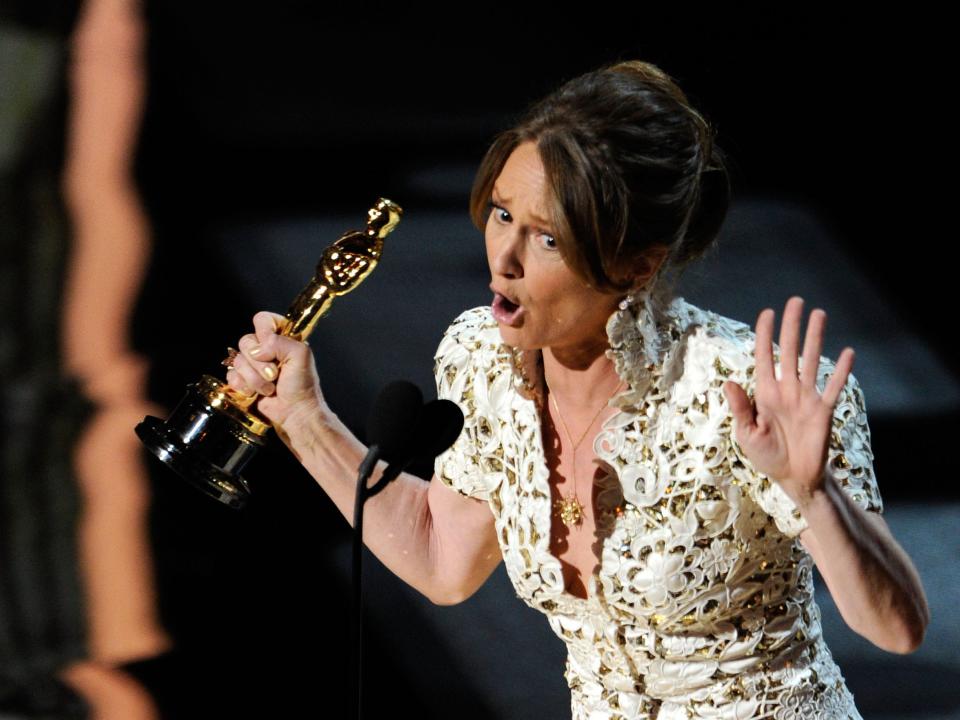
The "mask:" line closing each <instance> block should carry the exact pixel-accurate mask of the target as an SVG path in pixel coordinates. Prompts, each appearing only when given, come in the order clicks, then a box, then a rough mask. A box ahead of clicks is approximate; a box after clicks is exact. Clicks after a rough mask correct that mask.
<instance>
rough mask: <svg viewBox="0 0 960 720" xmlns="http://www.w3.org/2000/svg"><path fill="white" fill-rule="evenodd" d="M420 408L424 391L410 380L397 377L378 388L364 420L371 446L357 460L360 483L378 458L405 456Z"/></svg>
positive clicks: (412, 439) (390, 459)
mask: <svg viewBox="0 0 960 720" xmlns="http://www.w3.org/2000/svg"><path fill="white" fill-rule="evenodd" d="M422 412H423V393H421V392H420V388H418V387H417V386H416V385H414V384H413V383H411V382H407V381H406V380H396V381H395V382H392V383H390V384H389V385H387V386H386V387H385V388H383V390H381V391H380V395H379V396H377V400H376V402H375V403H374V405H373V410H372V411H371V413H370V416H369V419H368V420H367V439H368V440H369V442H370V448H369V449H368V450H367V455H366V457H365V458H364V459H363V462H362V463H360V468H359V475H360V478H361V480H360V482H361V483H365V482H366V480H367V478H368V477H370V474H371V473H372V472H373V468H374V466H375V465H376V464H377V461H378V460H380V459H381V458H383V459H385V460H386V461H387V462H389V463H393V462H396V461H397V460H400V459H404V458H405V456H406V454H407V453H408V452H409V449H410V447H411V446H413V445H414V444H415V442H416V440H417V438H416V433H417V429H418V428H419V427H420V417H421V414H422ZM408 462H409V461H408Z"/></svg>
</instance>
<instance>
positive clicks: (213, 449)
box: [136, 198, 403, 507]
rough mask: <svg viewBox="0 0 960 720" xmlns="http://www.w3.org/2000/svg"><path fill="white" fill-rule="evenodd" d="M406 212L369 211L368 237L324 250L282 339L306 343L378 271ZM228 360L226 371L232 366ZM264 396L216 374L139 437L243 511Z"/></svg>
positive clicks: (355, 233)
mask: <svg viewBox="0 0 960 720" xmlns="http://www.w3.org/2000/svg"><path fill="white" fill-rule="evenodd" d="M402 215H403V210H402V209H401V208H400V206H399V205H397V204H396V203H394V202H391V201H390V200H387V199H386V198H380V199H379V200H378V201H377V203H376V205H374V206H373V207H372V208H370V210H369V211H368V212H367V226H366V228H365V229H364V230H352V231H349V232H346V233H344V234H343V235H341V236H340V238H339V239H338V240H337V241H336V242H334V243H333V244H332V245H330V246H329V247H327V248H326V249H325V250H324V251H323V255H322V256H321V258H320V262H319V263H318V264H317V270H316V274H315V275H314V276H313V279H312V280H311V281H310V283H309V284H308V285H307V286H306V287H305V288H304V289H303V290H302V291H301V292H300V294H299V295H298V296H297V298H296V299H295V300H294V301H293V304H292V305H291V306H290V308H289V309H288V310H287V312H286V313H285V315H284V321H283V327H282V328H279V329H280V334H281V335H285V336H287V337H292V338H294V339H296V340H300V341H306V339H307V338H308V337H309V336H310V333H311V332H313V328H314V327H315V325H316V323H317V320H319V319H320V318H321V317H323V315H325V314H326V313H327V311H328V310H329V309H330V305H331V304H332V303H333V301H334V299H335V298H337V297H340V296H341V295H346V294H347V293H348V292H350V291H351V290H353V289H354V288H356V287H357V286H358V285H359V284H360V283H362V282H363V281H364V280H365V279H366V278H367V276H368V275H369V274H370V273H371V272H373V270H374V268H376V266H377V263H378V262H379V261H380V255H381V253H382V252H383V239H384V238H385V237H386V236H387V235H389V234H390V233H391V232H392V231H393V229H394V228H395V227H396V226H397V223H399V222H400V218H401V217H402ZM229 360H232V358H228V359H227V360H226V361H224V363H223V364H224V365H229V363H228V361H229ZM257 398H258V395H245V394H243V393H241V392H239V391H237V390H235V389H234V388H232V387H230V386H229V385H227V384H226V382H224V381H222V380H219V379H217V378H215V377H213V376H212V375H204V376H203V377H202V378H201V379H200V381H199V382H198V383H195V384H193V385H190V386H189V387H188V390H187V394H186V395H185V396H184V398H183V400H181V401H180V404H179V405H177V407H176V408H174V411H173V412H172V413H171V414H170V417H169V418H167V420H166V421H164V422H161V421H160V420H159V419H158V418H154V417H149V416H148V417H146V418H144V420H143V422H141V423H140V424H139V425H137V428H136V432H137V435H138V436H139V437H140V439H141V440H142V441H143V443H144V445H146V446H147V448H148V449H149V450H150V451H151V452H153V454H154V455H156V456H157V457H158V458H160V459H161V460H162V461H164V462H165V463H167V464H168V465H169V466H170V467H172V468H173V469H174V470H176V471H177V472H178V473H180V474H181V475H183V476H184V477H185V478H186V479H187V480H189V481H190V482H192V483H193V484H194V485H195V486H196V487H198V488H200V489H201V490H203V491H204V492H206V493H207V494H209V495H212V496H213V497H215V498H216V499H218V500H220V501H221V502H224V503H226V504H228V505H230V506H231V507H241V506H242V505H243V504H244V503H245V502H246V500H247V499H248V497H249V493H250V491H249V487H248V486H247V483H246V481H245V480H244V479H243V478H242V477H240V474H239V473H240V470H241V469H242V468H243V466H244V465H246V464H247V462H249V460H250V458H251V457H252V456H253V454H254V453H255V452H256V450H257V449H258V448H259V447H261V446H262V445H263V444H264V441H265V436H266V434H267V432H268V431H269V430H270V427H271V425H270V422H269V421H268V420H267V419H266V418H264V417H262V416H261V415H260V414H259V413H257V412H256V409H255V408H253V407H252V406H253V404H254V403H255V402H256V400H257Z"/></svg>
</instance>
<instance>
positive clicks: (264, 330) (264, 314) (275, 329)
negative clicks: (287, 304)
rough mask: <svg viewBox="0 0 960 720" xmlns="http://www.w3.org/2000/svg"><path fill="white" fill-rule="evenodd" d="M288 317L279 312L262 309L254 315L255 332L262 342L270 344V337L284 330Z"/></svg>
mask: <svg viewBox="0 0 960 720" xmlns="http://www.w3.org/2000/svg"><path fill="white" fill-rule="evenodd" d="M286 324H287V319H286V318H285V317H284V316H283V315H280V314H278V313H275V312H270V311H268V310H261V311H260V312H258V313H257V314H256V315H254V316H253V327H254V332H255V334H256V336H257V340H259V342H260V343H261V344H269V342H270V337H271V336H272V335H277V334H280V333H282V332H283V329H284V327H286Z"/></svg>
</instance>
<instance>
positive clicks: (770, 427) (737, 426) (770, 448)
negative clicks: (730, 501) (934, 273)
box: [723, 296, 854, 510]
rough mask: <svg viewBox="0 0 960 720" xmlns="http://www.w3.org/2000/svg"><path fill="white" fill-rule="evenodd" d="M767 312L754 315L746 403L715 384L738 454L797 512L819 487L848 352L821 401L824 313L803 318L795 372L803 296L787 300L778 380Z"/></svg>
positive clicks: (734, 389)
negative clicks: (803, 334)
mask: <svg viewBox="0 0 960 720" xmlns="http://www.w3.org/2000/svg"><path fill="white" fill-rule="evenodd" d="M775 314H776V313H775V312H774V310H773V309H771V308H766V309H764V310H763V311H762V312H761V313H760V315H759V316H758V317H757V328H756V349H755V354H754V358H755V365H756V368H755V378H756V386H755V390H754V397H753V402H751V401H750V398H749V396H748V395H747V393H746V392H745V391H744V389H743V388H742V387H741V386H740V385H739V384H738V383H735V382H733V381H728V382H725V383H724V384H723V392H724V395H725V396H726V398H727V402H728V403H729V404H730V410H731V412H732V414H733V418H734V437H735V439H736V441H737V443H739V445H740V447H741V448H742V449H743V452H744V454H745V455H746V456H747V458H748V459H749V460H750V462H751V463H753V466H754V468H756V469H757V470H758V471H759V472H762V473H764V474H765V475H767V476H768V477H770V478H772V479H773V480H775V481H776V482H778V483H779V484H780V486H781V487H782V488H783V490H784V491H785V492H786V493H787V495H788V496H789V497H790V498H791V499H792V500H793V501H794V503H795V504H796V505H797V507H798V508H800V509H801V510H802V508H803V507H804V506H805V505H806V504H807V502H809V500H810V499H811V498H812V497H813V496H814V494H816V493H817V491H818V490H820V489H822V487H823V485H824V482H825V479H824V477H823V471H824V467H825V465H826V462H827V451H828V447H829V438H830V432H831V424H832V419H833V413H834V408H835V407H836V404H837V398H838V397H839V395H840V391H841V390H842V389H843V386H844V384H845V383H846V381H847V376H848V375H849V374H850V371H851V369H852V368H853V359H854V351H853V348H850V347H847V348H844V350H843V352H842V353H841V354H840V358H839V359H838V360H837V362H836V369H835V371H834V373H833V375H832V376H831V377H830V380H829V382H828V383H827V384H826V386H825V387H824V391H823V394H822V395H821V394H820V391H819V390H818V389H817V384H816V382H817V369H818V367H819V364H820V352H821V349H822V347H823V332H824V327H825V326H826V321H827V314H826V312H824V311H823V310H821V309H820V308H816V309H814V310H813V312H811V313H810V318H809V321H808V323H807V334H806V338H805V340H804V346H803V362H802V368H801V369H800V371H799V374H798V367H799V365H800V363H798V359H797V358H798V349H799V340H800V321H801V319H802V317H803V298H801V297H799V296H794V297H792V298H790V299H789V300H788V301H787V304H786V307H785V308H784V312H783V323H782V325H781V327H780V342H779V345H780V364H779V370H780V373H779V374H780V379H779V380H778V379H777V377H776V374H775V367H774V359H773V346H772V337H773V325H774V316H775Z"/></svg>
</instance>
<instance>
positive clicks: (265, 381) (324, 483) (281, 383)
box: [227, 312, 502, 605]
mask: <svg viewBox="0 0 960 720" xmlns="http://www.w3.org/2000/svg"><path fill="white" fill-rule="evenodd" d="M283 323H284V319H283V316H282V315H278V314H277V313H270V312H259V313H257V314H256V315H254V317H253V324H254V327H255V329H256V333H250V334H248V335H244V336H243V337H241V338H240V341H239V342H238V344H237V347H238V348H239V349H240V354H239V355H238V356H237V357H236V358H235V359H234V361H233V366H232V367H231V369H230V370H229V371H228V372H227V381H228V382H229V383H230V385H231V386H233V387H234V388H236V389H237V390H239V391H240V392H246V393H251V392H256V393H259V394H260V395H261V396H262V397H260V399H259V400H258V401H257V409H258V410H259V411H260V412H261V413H262V414H263V415H264V416H265V417H266V418H267V419H269V420H270V421H271V422H272V423H273V427H274V429H275V430H276V431H277V435H279V437H280V438H281V439H282V440H283V442H284V443H285V444H286V445H287V447H288V448H290V450H291V451H292V452H293V454H294V455H295V456H296V458H297V460H299V461H300V463H301V464H302V465H303V466H304V467H305V468H306V469H307V471H308V472H309V473H310V474H311V475H312V476H313V478H314V479H315V480H316V481H317V483H318V484H319V485H320V487H321V488H323V490H324V492H326V493H327V495H328V496H329V497H330V499H331V500H332V501H333V503H334V504H335V505H336V506H337V508H339V510H340V512H341V513H342V514H343V516H344V518H346V520H347V522H348V523H351V524H352V523H353V506H354V496H355V493H356V487H357V468H358V467H359V466H360V463H361V462H362V461H363V458H364V457H365V456H366V454H367V448H366V447H364V445H363V444H362V443H361V442H360V441H359V440H357V438H356V437H354V436H353V434H352V433H351V432H350V430H349V429H348V428H347V427H346V426H345V425H344V424H343V423H342V422H341V421H340V419H339V418H338V417H337V416H336V415H335V414H334V413H333V411H332V410H330V408H329V406H328V405H327V403H326V401H325V400H324V398H323V392H322V390H321V389H320V379H319V377H318V376H317V368H316V363H315V361H314V358H313V353H312V351H311V350H310V346H309V345H307V344H306V343H304V342H300V341H298V340H294V339H292V338H289V337H286V336H284V335H281V334H279V333H278V332H277V330H278V328H279V327H281V326H282V325H283ZM384 470H386V463H385V462H380V463H378V464H377V467H376V468H374V471H373V476H372V477H371V478H370V480H368V484H370V485H372V484H374V483H376V482H377V481H378V480H379V479H380V477H381V476H382V474H383V472H384ZM442 485H443V483H442V482H439V481H437V480H436V478H434V481H433V482H429V483H428V482H424V481H423V480H421V479H420V478H418V477H416V476H415V475H410V474H408V473H401V474H400V476H399V477H397V478H396V479H395V480H393V481H392V482H391V483H390V484H389V485H387V487H386V488H384V489H383V491H382V492H380V493H378V494H377V495H375V496H374V497H372V498H370V499H369V500H368V501H367V505H366V507H365V509H364V517H365V520H364V530H363V537H364V544H365V545H366V546H367V547H368V548H370V551H371V552H373V554H374V555H376V556H377V558H379V559H380V561H381V562H382V563H383V564H384V565H386V566H387V567H388V568H390V570H391V571H392V572H393V573H394V574H395V575H396V576H397V577H399V578H400V579H401V580H403V581H404V582H406V583H407V584H408V585H410V586H411V587H413V588H414V589H415V590H417V591H418V592H420V593H421V594H423V595H424V596H425V597H427V598H428V599H429V600H431V601H432V602H434V603H436V604H438V605H453V604H456V603H459V602H462V601H463V600H465V599H466V598H468V597H470V596H471V595H472V594H473V593H474V592H476V591H477V589H479V588H480V586H481V585H483V583H484V582H485V581H486V579H487V578H488V577H490V573H492V572H493V570H494V568H496V566H497V564H499V562H500V560H501V559H502V555H501V553H500V548H499V545H498V543H497V536H496V532H495V529H494V527H495V526H494V520H493V514H492V513H491V512H490V507H489V505H488V504H487V503H486V502H482V501H480V500H475V499H473V498H468V497H464V496H461V495H460V494H459V493H457V492H455V491H453V490H451V489H449V488H446V487H442Z"/></svg>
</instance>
